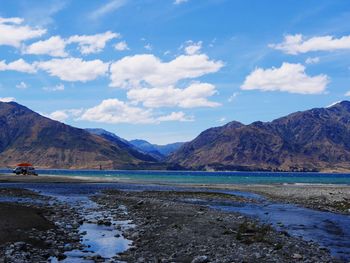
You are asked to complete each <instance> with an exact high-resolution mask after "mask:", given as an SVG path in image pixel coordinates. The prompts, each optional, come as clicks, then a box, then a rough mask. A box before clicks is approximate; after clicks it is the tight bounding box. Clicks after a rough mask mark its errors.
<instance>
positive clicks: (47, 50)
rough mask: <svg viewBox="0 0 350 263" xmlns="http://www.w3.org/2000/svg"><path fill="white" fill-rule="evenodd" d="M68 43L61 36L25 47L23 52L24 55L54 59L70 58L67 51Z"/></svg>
mask: <svg viewBox="0 0 350 263" xmlns="http://www.w3.org/2000/svg"><path fill="white" fill-rule="evenodd" d="M65 48H66V42H65V40H64V39H62V38H61V37H60V36H53V37H50V38H49V39H47V40H40V41H38V42H35V43H33V44H31V45H30V46H27V47H24V48H23V50H22V52H23V53H24V54H33V55H49V56H52V57H66V56H68V54H67V52H66V51H65Z"/></svg>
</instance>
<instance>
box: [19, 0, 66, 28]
mask: <svg viewBox="0 0 350 263" xmlns="http://www.w3.org/2000/svg"><path fill="white" fill-rule="evenodd" d="M68 2H69V1H67V0H50V1H33V2H29V1H23V2H22V3H21V15H22V16H23V17H24V20H25V21H27V22H28V23H29V24H32V25H39V26H47V25H50V24H54V23H55V19H54V16H55V15H56V14H57V13H58V12H60V11H61V10H63V9H64V8H65V7H67V6H68Z"/></svg>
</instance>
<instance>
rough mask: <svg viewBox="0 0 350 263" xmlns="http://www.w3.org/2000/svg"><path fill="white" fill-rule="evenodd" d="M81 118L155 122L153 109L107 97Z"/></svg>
mask: <svg viewBox="0 0 350 263" xmlns="http://www.w3.org/2000/svg"><path fill="white" fill-rule="evenodd" d="M80 119H81V120H86V121H93V122H104V123H133V124H136V123H155V119H154V118H153V116H152V111H151V110H145V109H142V108H138V107H134V106H130V105H128V104H127V103H125V102H123V101H120V100H118V99H106V100H103V101H102V102H101V104H99V105H97V106H95V107H92V108H90V109H87V110H86V111H85V112H84V113H83V114H82V115H81V117H80Z"/></svg>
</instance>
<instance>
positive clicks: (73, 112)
mask: <svg viewBox="0 0 350 263" xmlns="http://www.w3.org/2000/svg"><path fill="white" fill-rule="evenodd" d="M82 113H83V110H82V109H69V110H57V111H54V112H52V113H50V114H42V115H44V116H46V117H48V118H50V119H53V120H56V121H60V122H64V121H66V120H68V119H69V118H71V117H73V118H79V117H80V116H81V114H82Z"/></svg>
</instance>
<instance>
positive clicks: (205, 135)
mask: <svg viewBox="0 0 350 263" xmlns="http://www.w3.org/2000/svg"><path fill="white" fill-rule="evenodd" d="M168 160H169V162H172V163H178V164H180V165H181V166H183V167H185V168H187V169H216V170H281V171H332V170H337V171H346V170H347V171H348V170H350V102H348V101H343V102H341V103H338V104H336V105H334V106H332V107H329V108H318V109H312V110H308V111H304V112H296V113H293V114H291V115H288V116H286V117H283V118H280V119H277V120H274V121H272V122H266V123H264V122H254V123H252V124H250V125H243V124H241V123H238V122H231V123H228V124H226V125H224V126H222V127H217V128H211V129H208V130H206V131H204V132H202V133H201V134H200V135H199V136H198V137H197V138H195V139H194V140H193V141H191V142H189V143H186V144H184V145H183V146H182V147H181V148H180V149H179V150H178V151H176V152H175V153H174V154H172V155H171V156H170V157H169V159H168Z"/></svg>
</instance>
